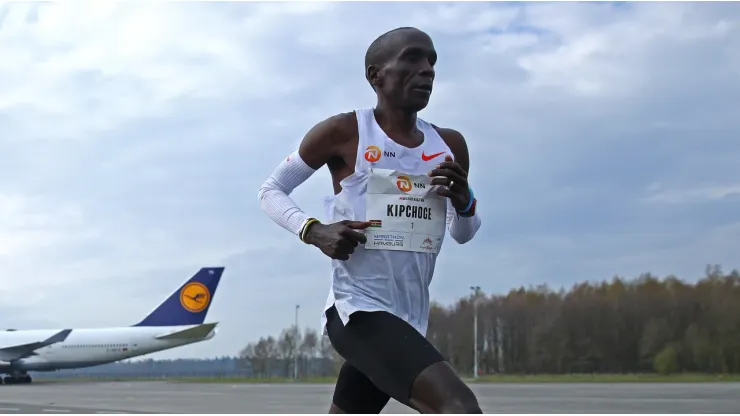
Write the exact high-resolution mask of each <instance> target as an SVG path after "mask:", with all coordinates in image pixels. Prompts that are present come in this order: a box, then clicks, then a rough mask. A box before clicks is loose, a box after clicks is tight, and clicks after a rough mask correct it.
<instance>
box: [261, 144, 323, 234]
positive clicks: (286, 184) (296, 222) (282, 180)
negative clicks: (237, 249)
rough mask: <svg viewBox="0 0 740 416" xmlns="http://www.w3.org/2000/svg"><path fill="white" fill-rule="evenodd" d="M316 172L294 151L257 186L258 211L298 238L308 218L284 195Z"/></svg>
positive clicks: (288, 193)
mask: <svg viewBox="0 0 740 416" xmlns="http://www.w3.org/2000/svg"><path fill="white" fill-rule="evenodd" d="M314 172H316V170H315V169H313V168H312V167H310V166H308V165H307V164H306V162H304V161H303V159H301V156H300V155H299V154H298V151H297V150H296V151H294V152H293V153H291V154H290V156H289V157H288V158H287V159H286V160H284V161H283V162H282V163H281V164H280V165H278V167H277V168H276V169H275V171H274V172H273V173H272V175H270V177H269V178H267V180H266V181H265V183H263V184H262V186H261V187H260V190H259V193H258V198H259V201H260V206H261V207H262V210H263V211H265V212H266V213H267V215H268V216H269V217H270V218H272V220H273V221H275V222H276V223H277V224H278V225H280V226H281V227H283V228H285V229H286V230H288V231H290V232H291V233H293V234H295V235H298V234H299V233H300V232H301V228H303V224H305V222H306V220H307V219H308V218H309V216H308V215H306V213H305V212H303V211H302V210H301V209H300V208H298V206H297V205H296V204H295V202H293V200H292V199H290V197H289V196H288V195H290V193H291V192H293V189H295V188H296V187H297V186H298V185H300V184H302V183H303V182H305V181H306V179H308V178H309V177H311V175H313V174H314Z"/></svg>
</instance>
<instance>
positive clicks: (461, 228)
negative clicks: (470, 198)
mask: <svg viewBox="0 0 740 416" xmlns="http://www.w3.org/2000/svg"><path fill="white" fill-rule="evenodd" d="M480 225H481V219H480V217H479V216H478V210H476V211H475V214H473V216H472V217H461V216H459V215H457V212H455V208H454V207H453V206H452V204H451V203H450V200H449V199H448V200H447V230H448V231H449V232H450V235H451V236H452V238H454V239H455V241H457V242H458V243H460V244H465V243H467V242H468V241H470V240H472V239H473V237H474V236H475V233H477V232H478V229H479V228H480Z"/></svg>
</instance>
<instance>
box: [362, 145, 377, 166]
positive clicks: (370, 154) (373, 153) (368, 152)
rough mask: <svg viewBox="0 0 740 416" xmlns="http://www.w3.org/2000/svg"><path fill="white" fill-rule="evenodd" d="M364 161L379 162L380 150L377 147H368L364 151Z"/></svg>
mask: <svg viewBox="0 0 740 416" xmlns="http://www.w3.org/2000/svg"><path fill="white" fill-rule="evenodd" d="M365 160H367V161H368V162H370V163H375V162H377V161H379V160H380V148H379V147H378V146H368V147H367V149H365Z"/></svg>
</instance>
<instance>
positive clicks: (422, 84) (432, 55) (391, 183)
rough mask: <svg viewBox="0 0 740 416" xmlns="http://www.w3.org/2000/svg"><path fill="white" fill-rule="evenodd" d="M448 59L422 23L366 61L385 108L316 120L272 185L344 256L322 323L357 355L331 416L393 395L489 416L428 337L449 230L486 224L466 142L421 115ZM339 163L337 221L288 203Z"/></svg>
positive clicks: (390, 36) (307, 233)
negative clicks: (440, 58) (433, 287)
mask: <svg viewBox="0 0 740 416" xmlns="http://www.w3.org/2000/svg"><path fill="white" fill-rule="evenodd" d="M436 61H437V53H436V51H435V49H434V45H433V43H432V40H431V38H430V37H429V36H428V35H427V34H426V33H424V32H422V31H420V30H418V29H415V28H410V27H403V28H398V29H395V30H392V31H390V32H387V33H385V34H383V35H381V36H380V37H379V38H377V39H376V40H375V41H374V42H373V43H372V44H371V45H370V47H369V48H368V50H367V54H366V55H365V69H366V72H365V75H366V78H367V81H368V82H369V83H370V86H372V88H373V90H375V92H376V95H377V105H376V106H375V108H369V109H363V110H355V111H352V112H349V113H342V114H338V115H335V116H332V117H329V118H328V119H326V120H323V121H321V122H319V123H318V124H316V125H315V126H314V127H313V128H311V129H310V131H309V132H308V133H307V134H306V136H305V137H304V138H303V141H302V142H301V144H300V146H299V148H298V150H297V151H295V152H293V153H292V154H291V155H290V156H289V157H288V158H287V159H286V160H285V161H283V162H282V163H281V164H280V165H279V166H278V167H277V169H276V170H275V171H274V172H273V174H272V175H271V176H270V177H269V178H268V179H267V181H266V182H265V183H264V184H263V185H262V187H261V188H260V191H259V200H260V204H261V207H262V209H263V210H264V211H265V212H266V213H267V214H268V215H269V216H270V218H272V220H273V221H275V222H276V223H277V224H279V225H280V226H282V227H283V228H285V229H287V230H288V231H290V232H291V233H293V234H295V235H296V236H298V238H299V239H300V240H301V241H303V242H304V243H306V244H311V245H313V246H316V247H317V248H318V249H319V250H321V252H323V253H324V254H325V255H327V256H328V257H330V258H331V259H332V261H331V262H332V285H331V288H330V290H329V296H328V299H327V302H326V307H325V308H324V313H323V314H322V324H323V326H324V328H325V330H326V333H327V334H328V335H329V339H330V340H331V343H332V345H333V346H334V349H335V350H336V351H337V352H338V353H339V354H340V355H341V356H342V357H343V358H344V359H345V363H344V365H343V366H342V368H341V370H340V372H339V378H338V380H337V384H336V388H335V391H334V397H333V403H332V405H331V407H330V409H329V413H380V411H381V410H382V409H383V408H384V407H385V405H386V404H387V403H388V401H389V400H390V398H391V397H393V398H394V399H396V400H398V401H399V402H401V403H403V404H405V405H407V406H409V407H411V408H413V409H415V410H417V411H419V412H421V413H482V411H481V409H480V407H479V405H478V401H477V399H476V397H475V395H474V394H473V392H472V391H471V390H470V388H469V387H468V386H467V385H465V383H464V382H463V381H462V380H461V379H460V377H459V376H458V375H457V374H456V373H455V371H454V369H453V368H452V366H451V365H450V364H449V363H448V362H446V361H445V359H444V357H443V356H442V355H441V354H440V352H439V351H437V350H436V349H435V348H434V346H433V345H432V344H431V343H430V342H429V341H427V339H426V338H425V334H426V331H427V324H428V318H429V284H430V282H431V280H432V275H433V274H434V266H435V262H436V259H437V254H438V253H439V249H440V247H441V246H442V241H443V239H444V236H445V231H447V232H449V234H450V235H451V236H452V238H453V239H454V240H455V241H457V242H458V243H460V244H464V243H466V242H468V241H469V240H471V239H472V238H473V236H475V234H476V232H477V231H478V229H479V228H480V225H481V220H480V217H479V216H478V215H477V214H476V199H475V197H474V196H473V191H472V190H471V188H470V186H469V185H468V178H467V172H468V170H469V155H468V148H467V145H466V143H465V139H464V138H463V136H462V135H461V134H460V133H459V132H457V131H455V130H453V129H449V128H440V127H437V126H434V125H432V124H430V123H428V122H426V121H423V120H421V119H419V118H417V112H418V111H421V110H422V109H424V108H425V107H426V106H427V104H428V103H429V97H430V96H431V93H432V83H433V81H434V65H435V63H436ZM324 165H327V166H328V169H329V171H330V173H331V177H332V181H333V184H334V195H332V196H329V197H327V198H326V200H325V212H324V215H325V216H326V217H327V218H328V222H327V223H326V224H324V223H322V222H320V221H318V220H317V219H316V218H314V217H311V216H309V215H308V214H306V213H304V212H303V211H302V210H301V209H300V208H299V207H298V206H296V204H295V203H294V202H293V201H292V200H291V198H290V197H289V196H288V195H290V193H291V192H292V191H293V189H295V188H296V187H297V186H298V185H300V184H301V183H303V182H304V181H305V180H306V179H308V178H309V177H310V176H311V175H312V174H313V173H314V172H316V171H317V170H318V169H319V168H321V167H322V166H324Z"/></svg>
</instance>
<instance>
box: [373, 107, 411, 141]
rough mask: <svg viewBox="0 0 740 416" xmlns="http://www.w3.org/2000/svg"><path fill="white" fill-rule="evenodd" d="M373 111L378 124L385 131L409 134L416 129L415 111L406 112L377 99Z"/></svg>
mask: <svg viewBox="0 0 740 416" xmlns="http://www.w3.org/2000/svg"><path fill="white" fill-rule="evenodd" d="M374 113H375V120H376V121H377V122H378V125H379V126H380V127H381V128H382V129H383V130H385V131H386V132H389V133H390V132H392V133H398V134H401V135H404V136H410V135H413V134H414V132H415V131H416V111H414V112H408V111H405V110H402V109H400V108H392V107H391V106H389V105H387V104H384V103H383V102H382V101H378V105H376V106H375V110H374Z"/></svg>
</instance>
